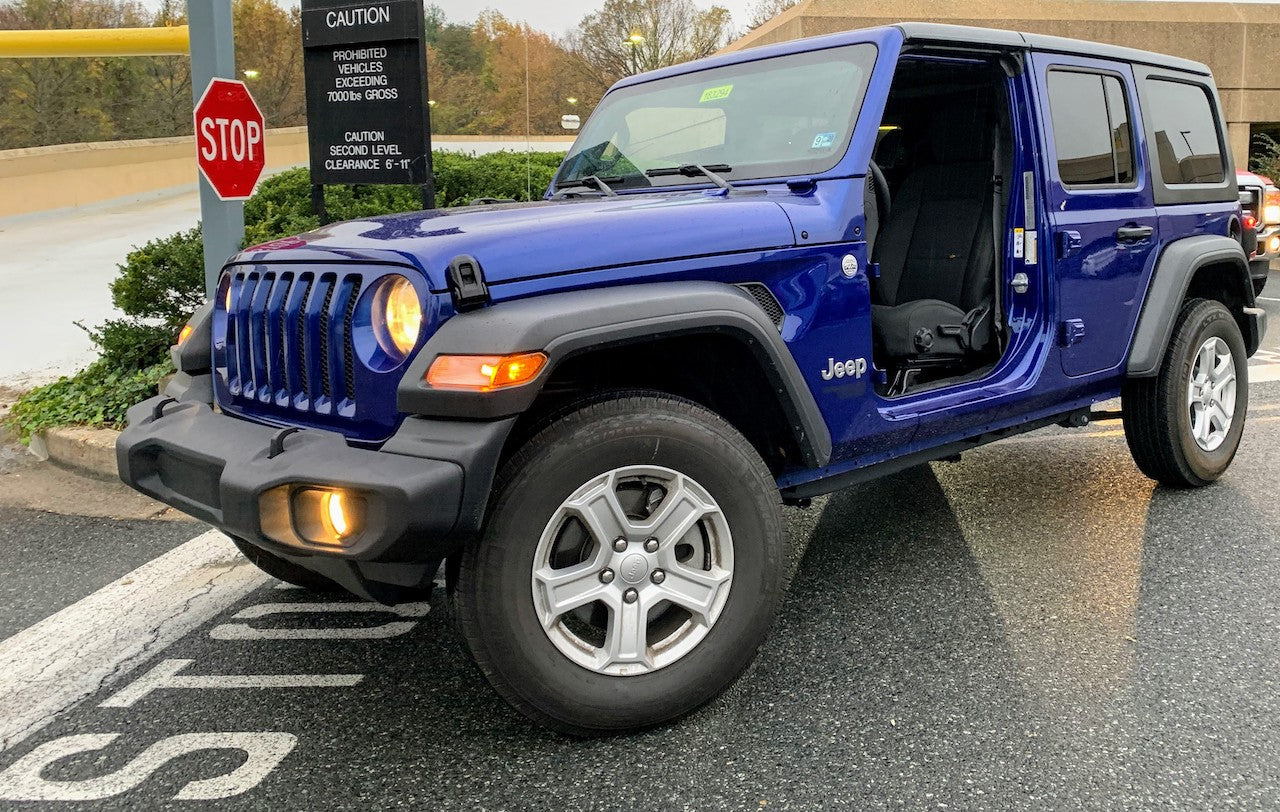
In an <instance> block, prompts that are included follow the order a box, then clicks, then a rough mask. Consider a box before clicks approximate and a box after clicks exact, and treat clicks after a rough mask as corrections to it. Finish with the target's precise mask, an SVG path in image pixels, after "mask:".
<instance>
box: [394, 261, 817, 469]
mask: <svg viewBox="0 0 1280 812" xmlns="http://www.w3.org/2000/svg"><path fill="white" fill-rule="evenodd" d="M697 333H720V334H724V335H729V336H732V337H734V338H736V339H738V340H740V341H742V342H743V343H744V344H746V345H747V347H748V348H749V349H750V350H751V351H752V353H753V354H754V355H755V357H756V358H757V360H758V361H759V362H760V366H761V369H762V370H763V371H764V373H765V374H766V375H767V376H768V378H769V381H770V383H771V384H772V386H773V388H774V391H775V392H776V393H777V394H778V396H779V399H780V401H781V403H782V406H783V409H784V412H785V413H786V415H787V418H788V420H789V421H790V423H791V429H792V431H793V433H794V435H795V437H796V441H797V444H798V445H799V447H800V449H801V451H802V453H804V455H805V458H806V462H807V463H808V464H810V465H813V466H821V465H825V464H826V462H827V461H828V460H829V459H830V458H831V435H830V433H829V432H828V430H827V425H826V421H825V420H824V419H823V417H822V413H821V412H820V411H819V410H818V405H817V403H816V402H815V401H814V398H813V394H812V392H810V390H809V387H808V384H807V383H806V382H805V379H804V376H803V375H802V374H801V372H800V369H799V368H798V367H797V366H796V362H795V359H794V358H793V357H792V355H791V352H790V350H789V349H788V348H787V346H786V343H785V342H784V341H783V340H782V337H781V336H780V335H779V334H778V330H777V328H776V327H775V326H774V325H773V324H772V323H771V322H770V321H769V319H768V317H767V316H766V315H765V313H764V311H763V310H762V309H761V308H760V305H759V304H758V303H757V302H756V301H755V300H754V299H753V298H751V296H750V295H749V294H747V293H745V292H744V291H742V290H739V289H738V288H736V287H734V286H732V285H727V284H722V283H719V282H660V283H655V284H644V285H626V286H620V287H614V288H604V289H597V290H585V291H572V292H568V293H554V294H549V295H546V296H538V297H532V298H528V299H520V300H516V301H510V302H500V303H497V304H494V305H492V306H490V307H486V308H484V309H482V310H478V311H475V312H472V313H466V314H460V315H457V316H454V317H453V318H451V319H449V320H448V321H446V322H445V323H444V324H443V325H442V326H441V327H440V329H439V330H437V331H436V333H435V335H433V336H432V337H431V339H430V340H429V341H428V342H427V343H426V345H425V346H424V347H423V348H422V350H421V351H419V353H418V355H417V356H416V357H415V358H414V359H413V361H412V362H411V363H410V364H409V367H408V370H407V371H406V373H405V375H404V378H402V379H401V381H400V386H399V388H398V390H397V398H396V404H397V408H398V409H399V410H400V411H401V412H405V413H408V414H416V415H423V416H428V417H452V418H470V419H494V418H499V417H510V416H514V415H518V414H520V413H521V412H524V411H525V410H527V409H528V408H529V407H530V406H531V405H532V404H533V402H534V400H535V399H536V398H537V397H538V394H539V392H541V389H542V386H543V383H544V382H545V381H546V380H547V378H548V377H549V375H550V374H551V372H552V371H553V370H554V368H555V367H556V366H557V365H558V364H560V363H561V362H563V361H564V360H565V359H567V358H571V357H573V356H575V355H578V354H581V353H584V352H588V351H590V350H594V349H599V348H601V347H607V346H613V345H619V344H627V343H634V342H643V341H646V340H650V339H654V338H659V337H666V336H672V335H687V334H697ZM536 350H541V351H543V352H545V353H546V354H547V356H548V357H549V361H548V363H547V367H546V368H545V369H544V370H543V372H542V374H541V375H540V376H539V377H538V378H536V379H535V380H533V381H531V382H530V383H528V384H525V385H523V386H519V387H512V388H510V389H502V390H498V391H495V392H485V393H481V392H471V391H456V390H441V389H432V388H430V387H428V386H427V385H426V383H425V380H424V378H425V375H426V372H427V370H428V369H429V368H430V366H431V363H432V362H433V361H434V360H435V359H436V358H437V357H438V356H440V355H469V354H471V355H474V354H480V355H503V354H507V353H516V352H531V351H536Z"/></svg>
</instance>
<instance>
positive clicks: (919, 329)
mask: <svg viewBox="0 0 1280 812" xmlns="http://www.w3.org/2000/svg"><path fill="white" fill-rule="evenodd" d="M949 107H951V108H953V109H947V110H940V111H939V115H938V116H937V117H936V118H934V121H935V122H943V121H946V122H950V124H949V126H947V127H946V128H938V129H935V130H934V131H932V132H931V134H930V137H929V139H928V143H927V155H928V157H927V159H926V161H925V163H923V164H921V165H919V166H917V167H916V168H915V169H914V170H912V171H911V173H910V174H908V175H907V176H906V178H905V179H904V180H903V182H902V185H901V187H900V188H899V190H898V192H897V194H895V195H894V200H893V207H892V209H890V211H889V216H888V218H887V219H886V221H885V223H884V224H883V227H882V228H881V230H880V233H879V235H878V237H879V239H878V240H877V241H876V245H875V249H874V252H873V254H872V259H873V261H874V262H876V263H878V264H879V266H880V277H879V279H877V280H876V283H875V286H874V287H873V289H872V307H871V326H872V333H873V336H874V340H875V343H876V347H877V349H878V350H880V351H882V352H883V353H884V355H885V356H886V357H887V358H889V359H892V360H893V361H894V362H896V363H902V362H921V363H925V364H932V363H939V364H948V363H951V362H954V361H958V360H962V359H963V358H964V356H965V355H966V354H968V353H971V352H977V351H980V350H982V349H983V348H985V347H986V346H987V344H988V343H989V342H990V341H991V338H992V321H993V315H992V313H993V305H994V295H995V291H994V285H995V282H994V280H995V265H994V261H995V257H994V256H993V254H994V246H993V244H992V235H991V230H992V223H991V218H992V215H993V212H992V183H993V182H994V181H993V178H994V173H995V168H994V166H993V165H992V155H991V149H990V146H989V143H988V138H989V131H990V128H991V126H993V125H992V124H991V123H990V122H988V121H986V120H985V119H986V116H985V115H984V114H982V113H980V112H978V110H977V108H979V107H980V105H976V104H972V103H970V104H966V105H949Z"/></svg>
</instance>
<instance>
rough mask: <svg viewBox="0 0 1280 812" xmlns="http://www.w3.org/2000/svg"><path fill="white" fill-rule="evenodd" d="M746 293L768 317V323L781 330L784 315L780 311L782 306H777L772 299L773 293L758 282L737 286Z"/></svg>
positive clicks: (775, 301) (776, 301) (775, 300)
mask: <svg viewBox="0 0 1280 812" xmlns="http://www.w3.org/2000/svg"><path fill="white" fill-rule="evenodd" d="M738 287H740V288H742V289H743V290H744V291H746V292H747V293H749V294H751V298H753V299H755V300H756V303H757V304H758V305H760V309H762V310H763V311H764V314H765V315H766V316H768V317H769V321H771V322H773V326H774V327H777V328H778V329H779V330H781V329H782V317H783V316H784V315H785V314H784V313H783V311H782V305H780V304H778V300H777V299H775V298H774V296H773V293H772V292H771V291H770V290H769V289H768V288H767V287H765V286H764V285H763V284H762V283H760V282H747V283H745V284H742V285H739V286H738Z"/></svg>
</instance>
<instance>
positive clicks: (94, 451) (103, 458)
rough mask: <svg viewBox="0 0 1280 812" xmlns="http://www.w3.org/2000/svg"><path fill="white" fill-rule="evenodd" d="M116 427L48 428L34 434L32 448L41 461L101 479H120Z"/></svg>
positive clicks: (32, 451)
mask: <svg viewBox="0 0 1280 812" xmlns="http://www.w3.org/2000/svg"><path fill="white" fill-rule="evenodd" d="M119 436H120V432H118V431H115V430H114V429H87V428H61V429H46V430H45V431H38V432H36V433H35V434H33V435H31V445H30V446H29V449H30V451H31V453H32V454H35V455H36V456H37V457H39V458H40V459H42V460H48V461H49V462H52V463H53V464H54V465H58V466H61V467H63V468H70V469H72V470H75V471H79V472H80V473H84V474H88V475H90V476H95V477H99V478H101V479H117V478H118V477H119V476H120V475H119V473H118V471H117V469H116V438H117V437H119Z"/></svg>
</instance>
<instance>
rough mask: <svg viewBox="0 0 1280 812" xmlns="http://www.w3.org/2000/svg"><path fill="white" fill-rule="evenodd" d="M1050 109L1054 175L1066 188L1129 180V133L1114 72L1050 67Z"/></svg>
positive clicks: (1126, 108)
mask: <svg viewBox="0 0 1280 812" xmlns="http://www.w3.org/2000/svg"><path fill="white" fill-rule="evenodd" d="M1049 113H1050V115H1051V117H1052V118H1053V140H1054V146H1055V148H1056V150H1057V153H1058V155H1057V158H1058V177H1059V178H1061V179H1062V182H1063V184H1064V185H1066V186H1115V185H1127V184H1131V183H1133V181H1134V160H1133V135H1132V130H1131V127H1130V124H1129V106H1128V104H1127V103H1126V101H1125V92H1124V85H1122V84H1121V83H1120V80H1119V79H1118V78H1116V77H1115V76H1111V75H1108V74H1101V73H1084V72H1080V71H1067V70H1051V71H1049Z"/></svg>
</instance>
